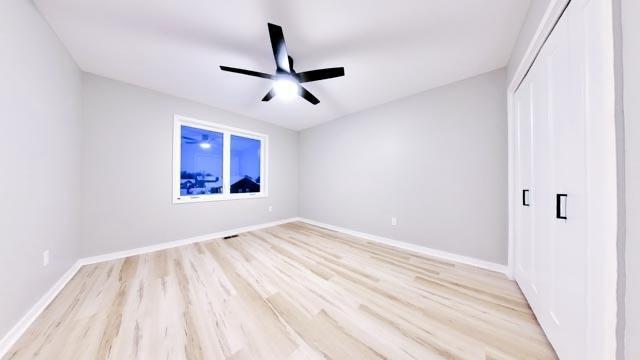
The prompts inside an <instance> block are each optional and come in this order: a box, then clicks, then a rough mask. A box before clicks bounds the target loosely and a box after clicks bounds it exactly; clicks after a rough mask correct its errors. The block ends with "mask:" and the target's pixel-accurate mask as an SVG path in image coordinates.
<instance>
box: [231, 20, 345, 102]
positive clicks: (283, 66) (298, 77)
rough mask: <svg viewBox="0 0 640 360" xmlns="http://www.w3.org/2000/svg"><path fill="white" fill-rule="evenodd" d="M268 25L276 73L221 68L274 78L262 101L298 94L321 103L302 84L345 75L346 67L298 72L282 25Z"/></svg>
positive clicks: (309, 100)
mask: <svg viewBox="0 0 640 360" xmlns="http://www.w3.org/2000/svg"><path fill="white" fill-rule="evenodd" d="M268 26H269V37H270V38H271V48H272V49H273V57H274V58H275V60H276V73H275V75H271V74H265V73H261V72H257V71H252V70H245V69H238V68H233V67H229V66H220V70H222V71H229V72H234V73H238V74H244V75H249V76H255V77H260V78H264V79H269V80H272V81H273V87H272V88H271V90H270V91H269V92H268V93H267V95H265V96H264V97H263V98H262V101H269V100H271V99H272V98H273V97H275V96H278V97H281V98H283V99H292V98H294V97H296V96H301V97H302V98H304V99H305V100H307V101H308V102H310V103H312V104H313V105H317V104H318V103H320V100H318V98H316V97H315V96H313V94H311V93H310V92H309V91H308V90H307V89H305V88H304V87H303V86H302V85H301V84H303V83H307V82H311V81H318V80H325V79H331V78H335V77H340V76H344V68H343V67H335V68H327V69H318V70H311V71H304V72H301V73H298V72H296V71H295V70H294V69H293V58H292V57H291V56H290V55H289V54H288V53H287V46H286V45H285V42H284V34H283V32H282V27H280V26H278V25H274V24H271V23H269V24H268Z"/></svg>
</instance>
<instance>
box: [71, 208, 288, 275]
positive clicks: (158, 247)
mask: <svg viewBox="0 0 640 360" xmlns="http://www.w3.org/2000/svg"><path fill="white" fill-rule="evenodd" d="M298 220H299V219H298V218H295V217H294V218H288V219H282V220H277V221H272V222H268V223H263V224H258V225H251V226H245V227H241V228H236V229H231V230H225V231H220V232H217V233H211V234H206V235H199V236H194V237H191V238H187V239H182V240H176V241H169V242H165V243H161V244H156V245H150V246H145V247H141V248H135V249H130V250H124V251H117V252H112V253H108V254H104V255H98V256H91V257H86V258H82V259H80V260H79V262H80V264H81V265H88V264H95V263H99V262H104V261H110V260H116V259H122V258H126V257H129V256H134V255H140V254H147V253H151V252H154V251H158V250H165V249H171V248H175V247H178V246H183V245H188V244H193V243H197V242H202V241H207V240H211V239H218V238H223V237H225V236H230V235H235V234H239V233H243V232H247V231H254V230H260V229H264V228H268V227H272V226H277V225H282V224H286V223H290V222H294V221H298Z"/></svg>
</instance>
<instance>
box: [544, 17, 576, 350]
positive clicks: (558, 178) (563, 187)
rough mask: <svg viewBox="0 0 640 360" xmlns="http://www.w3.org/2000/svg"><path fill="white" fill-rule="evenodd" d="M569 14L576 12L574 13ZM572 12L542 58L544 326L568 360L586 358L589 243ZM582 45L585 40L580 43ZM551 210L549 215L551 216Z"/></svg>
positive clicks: (555, 32)
mask: <svg viewBox="0 0 640 360" xmlns="http://www.w3.org/2000/svg"><path fill="white" fill-rule="evenodd" d="M571 10H574V9H573V8H572V9H571ZM576 20H577V19H576V18H575V15H574V14H573V12H571V11H568V12H567V13H566V14H565V16H563V17H562V18H561V19H560V21H559V22H558V24H557V25H556V28H555V30H554V33H553V39H550V40H552V43H551V45H552V46H551V47H549V51H548V52H547V53H544V54H541V55H543V56H544V57H545V58H546V59H547V61H548V68H549V73H548V75H549V76H548V79H547V83H548V91H549V97H548V101H549V102H548V107H549V124H550V132H549V135H548V138H549V139H550V144H549V145H550V147H549V148H550V150H551V153H552V154H553V159H552V161H550V162H549V164H548V165H547V168H548V172H549V174H548V177H549V180H550V184H551V188H550V189H549V192H548V193H547V194H546V197H547V199H548V200H549V202H550V203H551V204H550V205H551V206H550V207H549V208H548V210H547V211H545V213H546V214H545V216H546V218H547V219H548V221H549V224H550V234H549V237H548V239H549V244H548V246H549V249H548V253H547V254H548V257H549V274H548V280H547V282H546V285H547V286H546V287H545V292H546V294H545V302H546V304H545V305H546V309H545V312H544V316H543V319H542V320H541V323H542V324H543V327H544V329H545V331H546V332H547V334H548V336H549V338H552V339H554V346H555V348H556V351H557V352H558V354H559V355H561V356H564V358H575V359H585V358H586V349H587V344H586V325H587V323H586V319H587V317H588V309H587V303H586V301H585V299H586V296H587V294H586V283H587V281H588V278H587V266H586V265H587V243H586V225H587V219H586V207H587V202H586V193H585V180H586V172H585V159H586V151H585V150H586V149H585V132H584V129H585V118H584V113H585V105H586V104H585V102H584V97H583V94H584V86H585V78H584V76H583V74H581V72H580V71H577V70H578V68H580V67H582V65H581V63H582V64H583V63H584V58H581V56H579V55H578V54H579V53H580V51H579V44H576V43H575V41H576V40H578V39H577V38H573V39H572V37H571V36H572V35H573V36H575V35H576V34H575V32H574V30H575V27H574V23H575V21H576ZM582 40H584V39H582ZM549 210H550V211H549Z"/></svg>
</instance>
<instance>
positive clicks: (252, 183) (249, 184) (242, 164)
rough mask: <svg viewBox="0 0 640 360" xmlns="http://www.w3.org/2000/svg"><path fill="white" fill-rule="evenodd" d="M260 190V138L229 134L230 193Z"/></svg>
mask: <svg viewBox="0 0 640 360" xmlns="http://www.w3.org/2000/svg"><path fill="white" fill-rule="evenodd" d="M257 192H260V140H256V139H249V138H246V137H242V136H237V135H231V193H232V194H237V193H257Z"/></svg>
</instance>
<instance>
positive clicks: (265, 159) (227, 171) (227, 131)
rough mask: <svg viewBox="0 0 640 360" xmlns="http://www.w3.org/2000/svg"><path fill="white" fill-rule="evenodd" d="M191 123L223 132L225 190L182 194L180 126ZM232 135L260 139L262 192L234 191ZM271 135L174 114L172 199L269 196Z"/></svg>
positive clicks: (201, 199)
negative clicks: (232, 179) (218, 192)
mask: <svg viewBox="0 0 640 360" xmlns="http://www.w3.org/2000/svg"><path fill="white" fill-rule="evenodd" d="M183 125H185V126H189V127H194V128H197V129H203V130H208V131H215V132H219V133H222V135H223V150H222V164H223V165H222V194H208V195H188V196H183V195H180V170H181V168H180V161H181V151H182V148H181V144H182V133H181V127H182V126H183ZM231 135H237V136H242V137H245V138H249V139H256V140H260V192H257V193H238V194H232V193H231V176H230V175H231ZM268 149H269V136H268V135H265V134H260V133H256V132H252V131H247V130H243V129H238V128H234V127H230V126H224V125H220V124H216V123H212V122H209V121H203V120H198V119H194V118H190V117H186V116H182V115H177V114H175V115H174V117H173V203H174V204H184V203H194V202H205V201H223V200H240V199H256V198H265V197H268V196H269V192H268V189H269V188H268V184H269V177H268V175H269V171H268V169H269V152H268Z"/></svg>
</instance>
